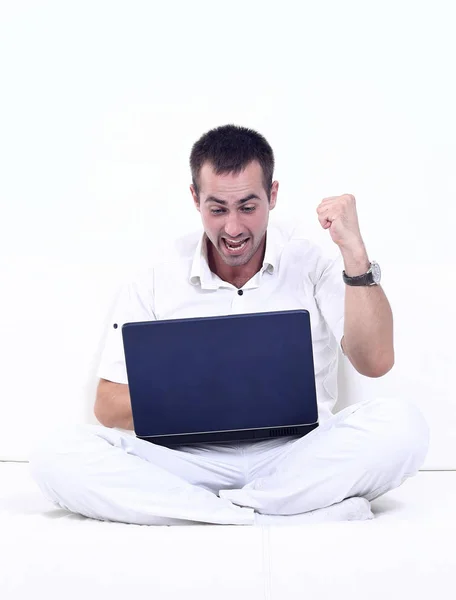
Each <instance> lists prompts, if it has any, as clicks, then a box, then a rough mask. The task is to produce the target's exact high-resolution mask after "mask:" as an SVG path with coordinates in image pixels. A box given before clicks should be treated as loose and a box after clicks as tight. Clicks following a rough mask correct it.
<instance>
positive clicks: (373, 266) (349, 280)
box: [342, 260, 382, 285]
mask: <svg viewBox="0 0 456 600" xmlns="http://www.w3.org/2000/svg"><path fill="white" fill-rule="evenodd" d="M342 277H343V278H344V282H345V283H346V284H347V285H378V284H379V283H380V279H381V277H382V272H381V270H380V265H379V264H378V263H376V262H375V260H373V261H372V262H371V263H370V269H369V270H368V271H367V273H364V274H363V275H356V276H355V277H349V276H348V275H347V273H345V271H342Z"/></svg>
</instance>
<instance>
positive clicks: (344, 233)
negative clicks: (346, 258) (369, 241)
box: [317, 194, 364, 251]
mask: <svg viewBox="0 0 456 600" xmlns="http://www.w3.org/2000/svg"><path fill="white" fill-rule="evenodd" d="M317 214H318V220H319V221H320V224H321V226H322V227H323V229H329V233H330V235H331V238H332V241H333V242H334V243H335V244H337V245H338V246H339V248H340V249H341V250H345V251H350V250H353V251H356V250H358V249H359V248H362V247H363V246H364V243H363V239H362V237H361V232H360V230H359V223H358V214H357V212H356V201H355V197H354V196H352V195H351V194H343V195H342V196H329V198H324V199H323V200H322V201H321V203H320V205H319V206H318V208H317Z"/></svg>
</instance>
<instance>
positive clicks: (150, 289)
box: [97, 225, 345, 422]
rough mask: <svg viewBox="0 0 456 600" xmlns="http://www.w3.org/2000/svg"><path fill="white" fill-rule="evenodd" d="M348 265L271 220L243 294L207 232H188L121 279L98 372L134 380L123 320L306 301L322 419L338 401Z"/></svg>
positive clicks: (302, 304) (217, 312) (261, 309)
mask: <svg viewBox="0 0 456 600" xmlns="http://www.w3.org/2000/svg"><path fill="white" fill-rule="evenodd" d="M343 268H344V267H343V261H342V257H341V255H340V253H338V252H337V255H336V257H335V258H334V257H329V256H328V255H327V253H325V252H323V250H322V249H321V248H320V247H319V246H318V245H317V244H315V243H313V242H311V241H309V240H308V239H306V238H305V237H303V236H302V235H300V234H299V233H296V231H295V230H287V229H286V228H284V227H278V226H274V225H269V227H268V230H267V236H266V250H265V256H264V261H263V265H262V268H261V270H260V271H259V272H258V273H257V274H256V275H255V276H254V277H252V279H250V281H248V282H247V283H246V284H245V285H244V286H243V287H242V293H241V294H240V293H239V290H238V289H237V288H236V287H235V286H233V285H231V284H230V283H227V282H226V281H222V280H221V279H220V278H219V277H218V276H217V275H215V274H214V273H212V272H211V271H210V269H209V266H208V262H207V253H206V243H205V237H204V234H202V233H198V234H197V235H196V234H195V235H193V236H188V237H186V238H181V239H180V240H178V242H177V244H176V247H175V251H174V252H173V253H172V254H169V255H168V256H167V257H166V258H164V259H163V260H160V261H157V262H156V263H155V264H154V265H153V266H151V267H149V268H147V269H143V270H141V271H139V272H138V273H137V274H136V275H134V276H133V277H132V278H131V281H128V282H126V283H124V284H122V285H121V286H120V289H119V292H118V296H117V300H116V303H115V306H114V310H113V314H112V319H111V323H110V326H109V329H108V332H107V335H106V340H105V346H104V350H103V352H102V356H101V360H100V364H99V368H98V371H97V375H98V377H101V378H103V379H107V380H109V381H113V382H116V383H125V384H127V383H128V378H127V372H126V367H125V355H124V350H123V341H122V325H123V324H124V323H127V322H137V321H151V320H155V319H177V318H186V317H203V316H217V315H229V314H239V313H254V312H267V311H280V310H295V309H302V308H304V309H306V310H308V311H309V313H310V323H311V330H312V345H313V352H314V367H315V379H316V391H317V400H318V410H319V418H320V422H323V421H324V420H326V419H327V418H328V417H330V416H331V414H332V409H333V407H334V405H335V403H336V401H337V362H338V357H339V354H338V349H339V348H341V346H340V342H341V339H342V336H343V332H344V304H345V284H344V282H343V280H342V270H343ZM268 368H270V367H269V366H268ZM195 377H198V373H195Z"/></svg>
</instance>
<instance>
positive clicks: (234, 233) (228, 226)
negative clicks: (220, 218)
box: [225, 215, 242, 240]
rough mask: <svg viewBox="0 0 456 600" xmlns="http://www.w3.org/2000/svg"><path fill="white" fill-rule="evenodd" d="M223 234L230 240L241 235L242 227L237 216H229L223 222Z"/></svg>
mask: <svg viewBox="0 0 456 600" xmlns="http://www.w3.org/2000/svg"><path fill="white" fill-rule="evenodd" d="M225 233H226V235H227V236H228V237H230V238H231V239H233V240H234V239H236V238H237V237H238V236H239V235H241V234H242V225H241V223H240V221H239V218H238V216H237V215H230V216H229V217H228V218H227V220H226V222H225Z"/></svg>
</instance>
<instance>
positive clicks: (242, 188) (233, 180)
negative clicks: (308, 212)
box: [190, 161, 279, 267]
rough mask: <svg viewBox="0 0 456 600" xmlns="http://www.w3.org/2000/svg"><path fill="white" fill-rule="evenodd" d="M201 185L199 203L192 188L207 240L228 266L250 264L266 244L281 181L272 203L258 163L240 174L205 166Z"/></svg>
mask: <svg viewBox="0 0 456 600" xmlns="http://www.w3.org/2000/svg"><path fill="white" fill-rule="evenodd" d="M199 183H200V185H199V189H200V195H199V200H198V198H197V196H196V194H195V190H194V188H193V186H190V189H191V192H192V195H193V200H194V202H195V205H196V208H197V209H198V210H199V212H200V213H201V219H202V222H203V227H204V230H205V232H206V235H207V237H208V238H209V240H210V241H211V242H212V244H213V246H214V248H215V249H216V250H217V252H218V254H219V256H220V257H221V258H222V260H223V262H224V263H225V264H227V265H229V266H231V267H240V266H243V265H246V264H247V263H248V262H249V261H250V260H251V258H252V257H253V256H254V255H255V253H256V252H257V250H258V248H259V247H260V244H261V242H262V241H263V238H264V234H265V232H266V229H267V226H268V221H269V211H270V210H272V209H273V208H274V206H275V203H276V198H277V190H278V185H279V184H278V182H277V181H274V183H273V185H272V190H271V199H270V202H268V197H267V194H266V190H265V189H264V187H263V171H262V168H261V166H260V164H259V163H258V162H257V161H254V162H251V163H250V164H249V165H248V166H247V167H246V168H245V169H244V171H242V172H241V173H239V174H238V175H234V174H232V173H228V174H224V175H216V174H215V173H214V171H213V169H212V165H210V164H209V163H205V164H204V165H203V167H202V168H201V172H200V182H199Z"/></svg>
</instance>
